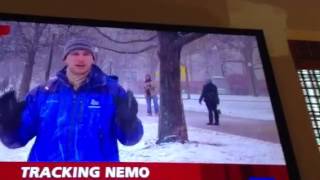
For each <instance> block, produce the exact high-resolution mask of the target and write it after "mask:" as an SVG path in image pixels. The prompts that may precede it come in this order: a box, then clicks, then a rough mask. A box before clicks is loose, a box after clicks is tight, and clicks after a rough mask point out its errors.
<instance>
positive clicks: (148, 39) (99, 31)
mask: <svg viewBox="0 0 320 180" xmlns="http://www.w3.org/2000/svg"><path fill="white" fill-rule="evenodd" d="M94 29H95V30H96V31H97V32H98V33H99V34H100V35H101V36H103V37H105V38H107V39H108V40H110V41H112V42H114V43H119V44H129V43H138V42H149V41H152V40H154V39H155V38H157V37H158V36H157V35H154V36H151V37H149V38H147V39H134V40H129V41H119V40H115V39H113V38H111V37H110V36H108V35H107V34H105V33H103V32H102V31H101V30H100V29H99V28H97V27H96V28H94Z"/></svg>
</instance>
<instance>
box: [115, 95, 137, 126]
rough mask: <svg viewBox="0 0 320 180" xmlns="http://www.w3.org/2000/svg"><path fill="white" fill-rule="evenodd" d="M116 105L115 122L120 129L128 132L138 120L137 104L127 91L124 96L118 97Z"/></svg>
mask: <svg viewBox="0 0 320 180" xmlns="http://www.w3.org/2000/svg"><path fill="white" fill-rule="evenodd" d="M117 105H118V107H117V112H116V113H117V114H116V116H117V117H116V121H117V123H118V125H119V126H120V128H122V129H123V130H125V131H130V130H131V129H132V128H133V126H134V125H135V122H136V121H137V120H138V118H137V113H138V103H137V100H136V99H135V97H134V95H133V93H132V91H130V90H128V91H127V92H126V96H123V97H119V98H118V100H117Z"/></svg>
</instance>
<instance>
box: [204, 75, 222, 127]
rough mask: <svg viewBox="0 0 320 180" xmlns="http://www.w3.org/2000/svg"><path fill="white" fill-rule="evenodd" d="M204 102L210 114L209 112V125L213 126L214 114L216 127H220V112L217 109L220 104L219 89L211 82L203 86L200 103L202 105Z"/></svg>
mask: <svg viewBox="0 0 320 180" xmlns="http://www.w3.org/2000/svg"><path fill="white" fill-rule="evenodd" d="M202 100H204V102H205V103H206V106H207V109H208V112H209V123H207V124H208V125H213V114H212V111H213V112H214V119H215V123H214V125H217V126H218V125H219V114H220V113H219V110H218V109H217V106H218V104H219V103H220V100H219V96H218V88H217V86H216V85H214V84H213V83H212V82H211V80H208V81H207V83H206V84H205V85H204V86H203V88H202V92H201V96H200V99H199V103H200V104H201V102H202Z"/></svg>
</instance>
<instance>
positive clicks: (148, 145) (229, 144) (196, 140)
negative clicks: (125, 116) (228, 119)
mask: <svg viewBox="0 0 320 180" xmlns="http://www.w3.org/2000/svg"><path fill="white" fill-rule="evenodd" d="M148 118H149V119H148ZM151 118H152V117H143V118H142V119H143V125H144V129H145V131H146V132H145V134H144V136H143V138H142V140H141V141H140V142H139V143H138V144H136V145H135V146H123V145H121V144H120V143H119V149H120V158H121V161H124V162H188V163H229V164H285V161H284V156H283V153H282V148H281V146H280V144H277V143H270V142H266V141H261V140H256V139H252V138H246V137H242V136H236V135H230V134H226V133H222V132H216V131H213V130H207V129H201V128H194V127H189V128H188V134H189V141H190V142H189V143H185V144H180V143H165V144H160V145H157V144H155V142H156V140H157V139H156V137H157V130H156V129H157V128H158V127H157V123H155V122H152V120H151Z"/></svg>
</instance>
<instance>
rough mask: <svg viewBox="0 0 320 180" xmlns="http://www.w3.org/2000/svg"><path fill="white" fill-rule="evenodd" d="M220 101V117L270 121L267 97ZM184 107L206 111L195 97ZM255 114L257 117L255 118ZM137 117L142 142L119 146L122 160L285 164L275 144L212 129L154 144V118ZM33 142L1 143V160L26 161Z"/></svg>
mask: <svg viewBox="0 0 320 180" xmlns="http://www.w3.org/2000/svg"><path fill="white" fill-rule="evenodd" d="M138 97H139V96H138ZM220 98H221V106H220V108H221V109H222V111H223V114H228V115H230V116H235V117H252V118H253V117H254V118H255V119H257V118H258V119H261V120H272V119H273V118H272V110H271V104H270V101H269V99H268V98H266V97H258V98H256V97H244V96H241V97H240V96H233V97H231V96H223V95H222V96H220ZM138 102H139V104H145V99H144V98H143V97H142V96H141V97H139V98H138ZM184 106H185V109H186V110H192V111H197V112H206V108H205V105H204V104H203V105H201V106H199V104H198V97H195V96H193V97H192V99H191V100H184ZM241 110H243V111H245V112H241ZM139 113H140V112H139ZM257 114H258V115H259V117H255V116H257ZM139 115H140V118H141V119H142V120H143V125H144V130H145V133H144V136H143V139H142V140H141V141H140V142H139V143H138V144H136V145H135V146H129V147H128V146H123V145H121V144H119V149H120V158H121V161H125V162H137V161H138V162H188V163H231V164H284V156H283V153H282V149H281V146H280V144H278V143H271V142H267V141H262V140H257V139H252V138H248V137H242V136H237V135H231V134H227V133H223V132H217V131H214V130H213V129H202V128H195V127H192V126H189V127H188V134H189V140H190V142H188V143H185V144H180V143H165V144H161V145H156V144H155V142H156V140H157V128H158V125H157V120H156V116H151V117H150V116H145V115H144V113H140V114H139ZM254 115H255V116H254ZM32 143H33V141H31V142H30V143H29V144H28V145H27V146H26V147H24V148H20V149H14V150H13V149H7V148H6V147H4V146H3V145H2V144H1V143H0V161H26V159H27V156H28V153H29V151H30V148H31V146H32Z"/></svg>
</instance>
